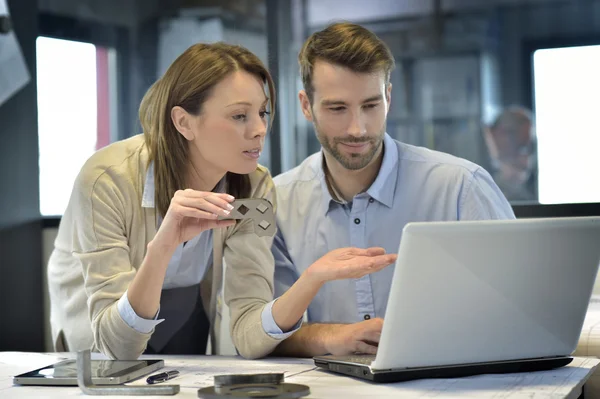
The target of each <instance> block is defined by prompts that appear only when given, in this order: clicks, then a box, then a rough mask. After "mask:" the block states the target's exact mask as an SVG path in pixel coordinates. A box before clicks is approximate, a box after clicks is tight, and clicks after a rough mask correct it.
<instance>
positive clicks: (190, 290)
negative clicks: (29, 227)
mask: <svg viewBox="0 0 600 399" xmlns="http://www.w3.org/2000/svg"><path fill="white" fill-rule="evenodd" d="M265 85H266V86H268V92H269V97H267V96H266V95H265V90H264V86H265ZM274 98H275V93H274V87H273V81H272V79H271V76H270V75H269V73H268V71H267V70H266V69H265V67H264V66H263V65H262V63H261V62H260V60H259V59H258V58H257V57H256V56H255V55H253V54H252V53H250V52H249V51H248V50H246V49H244V48H242V47H239V46H231V45H226V44H223V43H217V44H211V45H209V44H197V45H194V46H192V47H190V48H189V49H188V50H187V51H186V52H184V53H183V54H182V55H181V56H180V57H179V58H178V59H177V60H175V61H174V63H173V64H172V65H171V66H170V67H169V69H168V70H167V72H166V73H165V75H164V76H163V77H162V78H161V79H159V80H158V81H157V82H156V83H155V84H154V85H153V86H152V87H151V88H150V89H149V91H148V93H147V94H146V96H145V97H144V99H143V100H142V104H141V106H140V120H141V123H142V127H143V130H144V134H143V136H142V135H138V136H134V137H132V138H130V139H127V140H124V141H121V142H117V143H114V144H112V145H110V146H108V147H106V148H104V149H102V150H100V151H98V152H97V153H96V154H94V155H93V156H92V157H91V158H90V159H89V160H88V162H87V163H86V164H85V165H84V166H83V168H82V170H81V172H80V174H79V176H78V178H77V180H76V182H75V185H74V189H73V193H72V196H71V200H70V202H69V205H68V207H67V210H66V212H65V214H64V216H63V218H62V221H61V225H60V228H59V233H58V237H57V239H56V242H55V249H54V252H53V253H52V256H51V258H50V262H49V266H48V268H49V270H48V279H49V290H50V299H51V325H52V335H53V340H54V343H55V349H56V350H58V351H62V350H69V351H76V350H81V349H85V348H90V347H91V348H93V349H94V350H99V351H101V352H103V353H104V354H106V355H107V356H109V357H111V358H117V359H135V358H137V357H138V356H139V355H140V354H142V353H144V352H146V353H186V354H204V353H205V350H206V343H207V336H208V331H209V328H211V327H212V334H211V336H212V337H214V338H216V337H218V335H219V334H218V328H219V327H220V326H219V318H218V312H217V311H216V307H217V305H216V304H217V294H218V291H219V290H220V288H221V285H222V283H223V266H222V263H223V260H224V261H225V262H226V264H227V266H228V267H227V277H226V279H225V284H224V294H225V301H226V303H227V304H228V305H229V307H230V312H231V334H232V340H233V343H234V344H235V346H236V348H237V349H238V351H239V352H240V354H241V355H243V356H245V357H248V358H256V357H261V356H265V355H267V354H268V353H270V352H271V351H272V350H273V349H274V348H275V347H276V346H277V344H278V343H279V342H281V339H283V338H285V337H286V336H287V334H276V335H270V334H268V333H267V332H266V331H265V328H264V327H263V323H264V322H265V320H266V321H267V322H269V321H271V322H274V323H275V324H276V325H277V326H278V328H280V329H281V331H282V332H284V331H287V332H288V333H291V332H293V331H294V328H297V327H298V325H297V324H299V321H298V320H299V319H301V317H302V313H303V312H304V310H306V307H307V306H308V303H309V302H310V300H311V299H312V297H313V296H314V294H315V293H316V292H314V288H311V284H312V282H316V281H319V283H321V282H322V281H325V280H328V279H335V278H343V277H345V274H348V273H355V274H356V272H357V267H354V268H352V267H349V268H348V267H347V268H343V267H342V269H341V270H348V272H344V273H345V274H344V273H340V272H336V271H335V270H333V269H335V268H338V267H339V266H340V265H342V266H343V265H344V264H345V263H344V264H342V263H343V262H346V263H347V262H348V259H347V258H344V259H343V260H342V261H340V262H342V263H340V262H338V263H336V262H335V259H329V258H326V257H324V258H326V259H324V261H322V262H320V263H319V262H317V263H315V265H314V267H313V268H312V269H311V275H310V276H307V277H304V278H303V279H300V280H299V281H298V283H297V284H298V285H297V286H296V287H295V290H292V289H291V290H290V293H289V294H288V293H286V294H284V295H283V296H282V297H280V298H279V299H278V301H280V303H278V306H277V307H276V308H275V309H274V308H273V301H272V299H273V282H272V280H273V267H274V266H273V257H272V255H271V252H270V247H271V243H272V237H259V236H257V235H256V234H254V230H253V225H252V221H251V220H242V221H238V222H237V223H236V222H235V221H230V220H218V219H217V218H218V217H219V216H228V215H229V211H230V210H231V205H230V204H231V202H232V201H233V200H234V199H235V198H265V199H268V200H269V201H271V203H272V204H273V205H274V206H275V198H274V192H273V184H272V181H271V177H270V175H269V173H268V171H267V170H266V169H265V168H263V167H261V166H259V165H258V163H257V162H258V158H259V156H260V152H261V150H262V148H263V144H264V138H265V135H266V132H267V115H268V114H269V110H273V109H274ZM338 256H339V255H338ZM357 259H358V258H351V259H350V261H353V262H354V263H356V262H357ZM358 260H360V259H358ZM358 263H360V262H358ZM379 263H380V264H381V266H376V267H375V269H376V268H378V267H383V264H387V263H389V262H388V260H387V259H386V260H384V261H380V262H379ZM372 265H373V262H372V260H370V261H369V263H368V265H366V266H364V269H365V271H364V272H361V273H362V274H365V273H366V272H367V271H366V270H369V271H373V270H375V269H374V268H373V266H372ZM359 272H360V271H359ZM348 276H350V274H348ZM352 277H356V276H355V275H352ZM292 291H293V292H292ZM212 344H213V345H212V347H213V350H215V349H217V348H218V342H216V341H215V340H213V341H212Z"/></svg>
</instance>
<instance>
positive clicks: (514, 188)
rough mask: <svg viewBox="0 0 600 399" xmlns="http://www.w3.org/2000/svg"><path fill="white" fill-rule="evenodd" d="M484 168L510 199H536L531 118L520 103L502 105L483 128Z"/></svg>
mask: <svg viewBox="0 0 600 399" xmlns="http://www.w3.org/2000/svg"><path fill="white" fill-rule="evenodd" d="M484 139H485V143H486V147H487V150H488V155H489V159H488V165H486V166H487V169H488V171H489V172H490V174H491V175H492V177H493V178H494V180H495V181H496V184H498V186H499V187H500V189H501V190H502V192H503V193H504V195H505V196H506V198H507V199H508V200H509V201H537V199H538V196H537V156H536V151H535V150H536V144H535V133H534V127H533V117H532V114H531V111H529V110H528V109H527V108H524V107H521V106H516V105H514V106H510V107H507V108H505V109H504V110H503V111H502V112H501V113H500V114H499V115H498V116H497V117H496V119H495V120H494V122H493V123H492V124H491V125H490V126H486V127H485V128H484Z"/></svg>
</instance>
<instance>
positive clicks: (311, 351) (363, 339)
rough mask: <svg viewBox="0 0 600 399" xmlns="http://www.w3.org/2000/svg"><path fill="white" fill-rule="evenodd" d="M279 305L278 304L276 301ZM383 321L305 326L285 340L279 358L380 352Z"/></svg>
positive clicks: (277, 354) (279, 350) (278, 350)
mask: <svg viewBox="0 0 600 399" xmlns="http://www.w3.org/2000/svg"><path fill="white" fill-rule="evenodd" d="M275 303H277V302H275ZM382 328H383V319H371V320H367V321H361V322H359V323H354V324H304V325H303V326H302V327H300V330H298V331H296V333H294V334H293V335H292V336H291V337H289V338H287V339H285V340H284V341H282V342H281V343H280V344H279V346H278V347H277V348H276V349H275V351H274V352H273V355H275V356H293V357H313V356H321V355H327V354H333V355H351V354H354V353H357V352H358V353H367V354H375V353H377V346H378V345H379V338H380V337H381V329H382Z"/></svg>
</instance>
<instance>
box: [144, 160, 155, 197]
mask: <svg viewBox="0 0 600 399" xmlns="http://www.w3.org/2000/svg"><path fill="white" fill-rule="evenodd" d="M154 196H155V192H154V162H150V163H149V164H148V170H146V181H145V182H144V193H143V194H142V208H154Z"/></svg>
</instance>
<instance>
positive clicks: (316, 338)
mask: <svg viewBox="0 0 600 399" xmlns="http://www.w3.org/2000/svg"><path fill="white" fill-rule="evenodd" d="M343 326H344V325H343V324H304V325H303V326H302V327H300V329H299V330H298V331H296V332H295V333H294V334H293V335H292V336H291V337H289V338H287V339H286V340H284V341H283V342H282V343H280V344H279V346H277V348H276V349H275V351H274V352H273V356H291V357H313V356H320V355H326V354H328V353H329V352H330V350H329V349H328V348H329V343H330V342H331V340H332V339H333V337H334V335H335V331H336V330H338V329H339V328H342V327H343Z"/></svg>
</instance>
